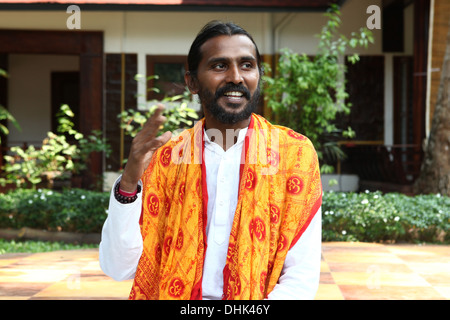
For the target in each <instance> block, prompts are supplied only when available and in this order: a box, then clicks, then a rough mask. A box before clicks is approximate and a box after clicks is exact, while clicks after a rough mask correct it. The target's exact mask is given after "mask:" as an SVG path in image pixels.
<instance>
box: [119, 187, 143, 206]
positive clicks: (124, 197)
mask: <svg viewBox="0 0 450 320" xmlns="http://www.w3.org/2000/svg"><path fill="white" fill-rule="evenodd" d="M120 184H121V183H120V182H118V183H117V184H116V186H115V187H114V198H115V199H116V200H117V201H118V202H120V203H123V204H127V203H132V202H134V201H136V199H137V198H138V193H140V192H141V186H140V185H138V186H137V188H136V190H135V191H134V192H132V193H130V192H125V191H123V190H121V186H120Z"/></svg>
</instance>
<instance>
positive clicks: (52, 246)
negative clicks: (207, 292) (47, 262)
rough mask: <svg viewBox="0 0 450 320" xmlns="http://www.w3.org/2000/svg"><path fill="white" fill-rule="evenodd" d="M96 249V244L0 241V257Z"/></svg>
mask: <svg viewBox="0 0 450 320" xmlns="http://www.w3.org/2000/svg"><path fill="white" fill-rule="evenodd" d="M90 248H98V245H97V244H82V245H79V244H68V243H63V242H46V241H15V240H9V241H7V240H4V239H0V255H2V254H5V253H37V252H50V251H59V250H78V249H90Z"/></svg>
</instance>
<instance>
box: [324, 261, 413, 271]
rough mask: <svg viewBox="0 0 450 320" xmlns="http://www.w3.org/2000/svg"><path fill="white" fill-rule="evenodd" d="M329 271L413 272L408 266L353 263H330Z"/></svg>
mask: <svg viewBox="0 0 450 320" xmlns="http://www.w3.org/2000/svg"><path fill="white" fill-rule="evenodd" d="M328 267H329V270H330V271H331V272H333V273H334V272H373V270H377V271H379V272H404V273H411V272H413V271H412V270H411V269H410V268H408V266H407V265H405V264H401V263H361V262H359V261H353V262H329V263H328Z"/></svg>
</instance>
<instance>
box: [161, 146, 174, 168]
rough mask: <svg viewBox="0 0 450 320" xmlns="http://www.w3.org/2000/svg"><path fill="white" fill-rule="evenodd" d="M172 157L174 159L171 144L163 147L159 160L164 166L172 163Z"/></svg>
mask: <svg viewBox="0 0 450 320" xmlns="http://www.w3.org/2000/svg"><path fill="white" fill-rule="evenodd" d="M171 159H172V148H171V147H170V146H167V147H164V148H163V149H162V152H161V156H160V158H159V161H160V162H161V164H162V165H163V166H164V167H167V166H168V165H169V164H170V160H171Z"/></svg>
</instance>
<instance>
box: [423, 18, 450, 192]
mask: <svg viewBox="0 0 450 320" xmlns="http://www.w3.org/2000/svg"><path fill="white" fill-rule="evenodd" d="M414 191H415V193H421V194H427V193H440V194H442V195H447V196H450V27H449V32H448V34H447V48H446V51H445V57H444V63H443V66H442V74H441V83H440V86H439V92H438V99H437V101H436V107H435V111H434V115H433V122H432V124H431V131H430V136H429V138H428V141H427V145H426V147H425V153H424V160H423V163H422V167H421V172H420V176H419V177H418V179H417V181H416V183H415V185H414Z"/></svg>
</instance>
